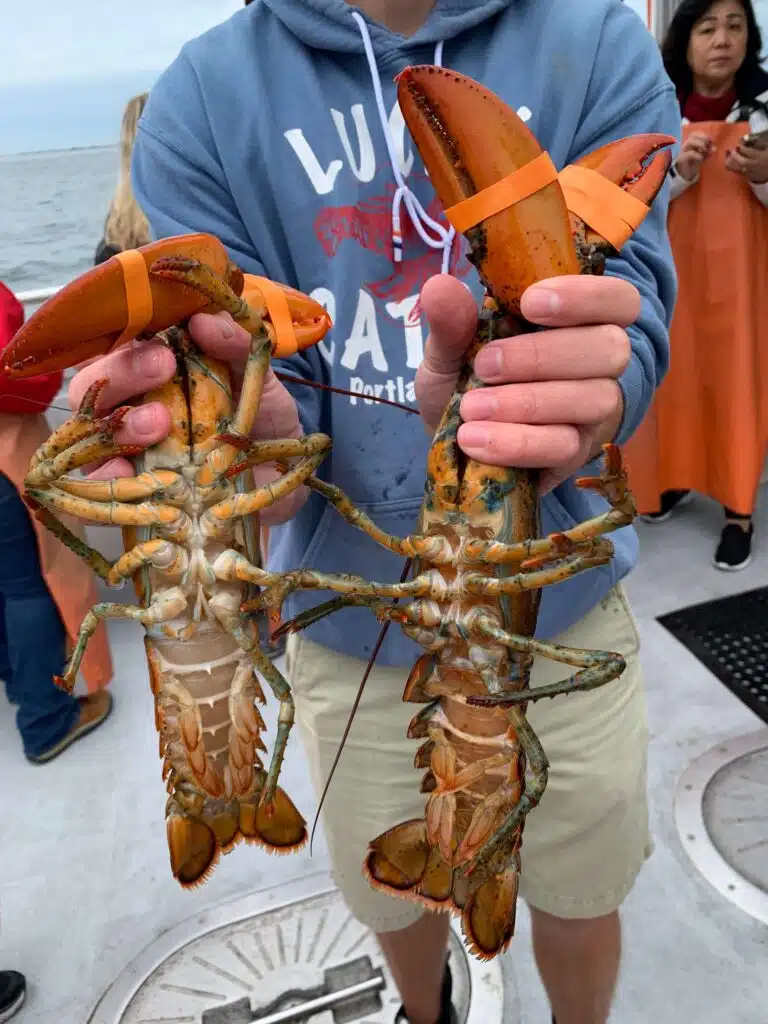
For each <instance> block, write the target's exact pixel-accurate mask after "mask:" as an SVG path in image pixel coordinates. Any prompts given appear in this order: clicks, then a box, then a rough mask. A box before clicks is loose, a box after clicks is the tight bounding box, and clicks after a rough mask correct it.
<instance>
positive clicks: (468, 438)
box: [459, 423, 490, 450]
mask: <svg viewBox="0 0 768 1024" xmlns="http://www.w3.org/2000/svg"><path fill="white" fill-rule="evenodd" d="M460 434H461V436H460V437H459V444H460V445H461V447H462V448H464V449H465V450H466V449H467V448H474V449H476V450H479V449H485V448H487V447H488V440H489V438H490V433H489V431H488V428H487V427H481V426H480V425H479V424H476V423H462V425H461V429H460Z"/></svg>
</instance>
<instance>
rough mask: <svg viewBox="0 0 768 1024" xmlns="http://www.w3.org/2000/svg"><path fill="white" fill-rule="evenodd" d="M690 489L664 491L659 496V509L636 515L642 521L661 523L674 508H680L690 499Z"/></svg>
mask: <svg viewBox="0 0 768 1024" xmlns="http://www.w3.org/2000/svg"><path fill="white" fill-rule="evenodd" d="M691 497H692V495H691V492H690V491H664V493H663V494H662V496H661V509H660V510H659V511H658V512H651V513H649V514H648V515H644V516H638V519H642V520H643V522H644V523H663V522H664V520H665V519H669V517H670V516H671V515H672V513H673V512H674V511H675V509H676V508H682V507H683V505H687V504H688V502H689V501H690V500H691Z"/></svg>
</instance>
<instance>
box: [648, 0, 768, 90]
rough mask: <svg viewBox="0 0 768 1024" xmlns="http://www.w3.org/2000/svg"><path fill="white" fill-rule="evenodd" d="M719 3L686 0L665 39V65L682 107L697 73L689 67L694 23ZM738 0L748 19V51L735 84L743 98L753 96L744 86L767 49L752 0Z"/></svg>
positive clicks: (673, 19)
mask: <svg viewBox="0 0 768 1024" xmlns="http://www.w3.org/2000/svg"><path fill="white" fill-rule="evenodd" d="M716 2H717V0H683V2H682V3H681V4H680V6H679V7H678V8H677V10H676V11H675V16H674V17H673V18H672V21H671V23H670V26H669V28H668V29H667V34H666V36H665V37H664V42H663V43H662V44H661V56H662V60H663V61H664V67H665V68H666V70H667V74H668V75H669V77H670V78H671V79H672V82H673V84H674V86H675V89H676V90H677V97H678V99H679V100H680V104H681V106H684V105H685V101H686V100H687V98H688V96H689V95H690V93H691V90H692V89H693V75H692V73H691V69H690V67H689V66H688V43H689V42H690V38H691V33H692V31H693V26H694V25H695V24H696V22H697V21H699V19H700V18H703V17H704V15H705V14H706V13H707V11H708V10H709V9H710V7H713V6H714V5H715V3H716ZM738 2H739V3H740V4H741V6H742V7H743V8H744V16H745V17H746V19H747V50H746V53H745V55H744V60H743V62H742V65H741V67H740V68H739V70H738V71H737V72H736V80H735V82H734V85H735V87H736V94H737V96H738V97H739V100H745V99H752V97H751V96H746V95H744V86H745V85H746V83H748V82H749V81H750V80H751V79H753V78H754V77H755V75H756V74H758V73H759V72H760V70H761V69H760V51H761V50H762V48H763V40H762V36H761V35H760V29H759V28H758V25H757V18H756V17H755V10H754V8H753V6H752V0H738Z"/></svg>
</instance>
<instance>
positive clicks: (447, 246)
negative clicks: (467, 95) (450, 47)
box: [350, 11, 456, 274]
mask: <svg viewBox="0 0 768 1024" xmlns="http://www.w3.org/2000/svg"><path fill="white" fill-rule="evenodd" d="M350 14H351V15H352V17H353V18H354V19H355V21H356V22H357V25H358V28H359V29H360V35H361V36H362V37H363V46H364V47H365V55H366V57H367V58H368V67H369V68H370V72H371V80H372V82H373V91H374V95H375V96H376V106H377V108H378V111H379V120H380V121H381V128H382V131H383V132H384V141H385V142H386V144H387V152H388V153H389V162H390V164H391V165H392V173H393V174H394V176H395V182H396V183H397V189H396V190H395V195H394V197H393V199H392V249H393V258H394V261H395V263H401V262H402V259H403V233H402V230H401V221H400V209H401V207H402V205H403V204H405V208H406V210H407V211H408V215H409V216H410V218H411V223H412V224H413V226H414V227H415V228H416V230H417V232H418V233H419V236H420V237H421V239H422V241H423V242H424V244H425V245H428V246H429V247H430V249H442V250H443V259H442V267H441V269H442V272H443V273H444V274H447V273H448V272H449V269H450V265H451V249H452V247H453V239H454V237H455V235H456V232H455V230H454V228H453V227H449V228H444V227H443V225H442V224H440V223H438V221H436V220H433V219H432V217H430V216H429V214H428V213H427V211H426V210H425V209H424V207H423V206H422V205H421V203H420V202H419V200H418V199H417V198H416V196H415V195H414V194H413V192H412V191H411V189H410V188H409V187H408V186H407V185H406V183H405V180H404V178H403V175H402V173H401V171H400V167H399V166H398V162H397V157H396V155H395V143H394V140H393V138H392V132H391V131H390V128H389V120H388V118H387V112H386V109H385V107H384V95H383V93H382V90H381V78H380V76H379V69H378V67H377V66H376V57H375V55H374V52H373V46H372V45H371V36H370V33H369V31H368V26H367V25H366V23H365V20H364V19H363V17H362V16H361V15H360V14H358V12H357V11H350ZM442 60H443V40H442V39H441V40H439V42H438V43H437V45H436V46H435V64H436V65H437V66H438V67H440V66H442ZM427 227H429V228H431V229H432V231H433V232H434V233H435V236H436V237H433V236H431V235H429V234H428V233H427V230H426V228H427Z"/></svg>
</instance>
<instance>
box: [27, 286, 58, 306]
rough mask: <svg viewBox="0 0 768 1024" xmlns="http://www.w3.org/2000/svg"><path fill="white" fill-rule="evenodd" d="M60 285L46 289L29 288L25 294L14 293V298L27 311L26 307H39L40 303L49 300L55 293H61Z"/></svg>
mask: <svg viewBox="0 0 768 1024" xmlns="http://www.w3.org/2000/svg"><path fill="white" fill-rule="evenodd" d="M61 288H62V285H60V284H56V285H50V286H49V287H48V288H31V289H30V290H29V291H26V292H16V293H15V295H16V298H17V299H18V300H19V302H20V303H21V304H22V306H24V309H25V310H26V309H27V306H39V305H40V303H41V302H45V300H46V299H50V298H51V296H52V295H55V294H56V292H58V291H61Z"/></svg>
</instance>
